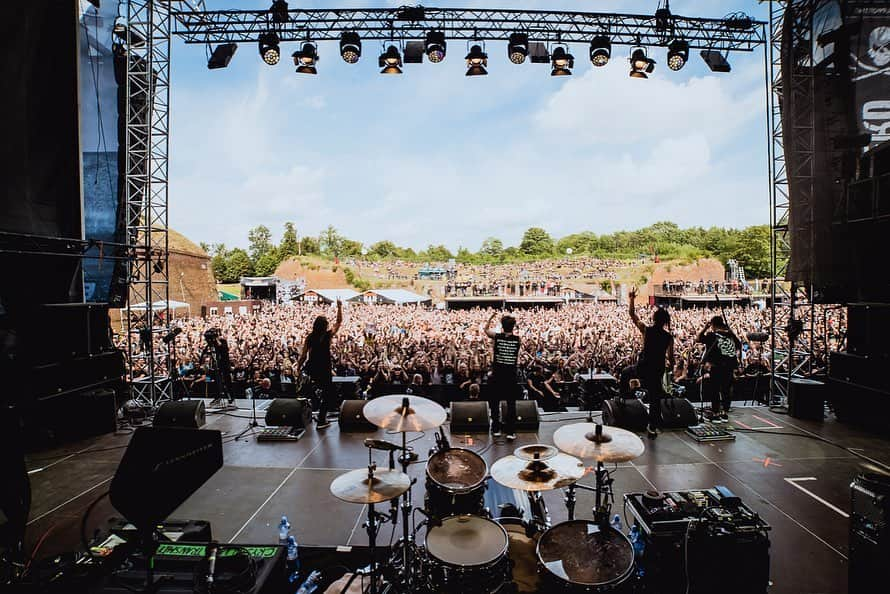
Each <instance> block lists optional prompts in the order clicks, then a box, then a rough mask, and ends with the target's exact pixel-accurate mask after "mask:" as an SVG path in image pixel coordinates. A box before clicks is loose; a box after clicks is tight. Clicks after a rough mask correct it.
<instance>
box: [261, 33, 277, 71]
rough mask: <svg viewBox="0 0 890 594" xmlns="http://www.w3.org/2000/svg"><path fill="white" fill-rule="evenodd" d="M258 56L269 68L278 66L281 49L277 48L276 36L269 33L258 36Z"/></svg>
mask: <svg viewBox="0 0 890 594" xmlns="http://www.w3.org/2000/svg"><path fill="white" fill-rule="evenodd" d="M260 56H262V57H263V62H265V63H266V64H268V65H269V66H274V65H275V64H278V60H280V59H281V48H279V47H278V35H276V34H275V33H272V32H271V31H270V32H268V33H263V34H262V35H260Z"/></svg>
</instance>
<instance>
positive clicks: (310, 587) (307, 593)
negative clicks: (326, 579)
mask: <svg viewBox="0 0 890 594" xmlns="http://www.w3.org/2000/svg"><path fill="white" fill-rule="evenodd" d="M320 582H321V572H320V571H318V570H317V569H316V570H315V571H313V572H312V573H310V574H309V577H307V578H306V581H305V582H303V585H302V586H300V588H299V589H298V590H297V594H312V593H313V592H315V591H316V590H318V584H319V583H320Z"/></svg>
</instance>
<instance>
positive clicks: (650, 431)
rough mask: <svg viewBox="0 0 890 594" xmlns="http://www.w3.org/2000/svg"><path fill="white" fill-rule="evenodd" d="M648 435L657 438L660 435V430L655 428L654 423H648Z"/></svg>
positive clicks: (650, 437)
mask: <svg viewBox="0 0 890 594" xmlns="http://www.w3.org/2000/svg"><path fill="white" fill-rule="evenodd" d="M646 437H648V438H649V439H655V438H656V437H658V430H657V429H653V428H652V425H646Z"/></svg>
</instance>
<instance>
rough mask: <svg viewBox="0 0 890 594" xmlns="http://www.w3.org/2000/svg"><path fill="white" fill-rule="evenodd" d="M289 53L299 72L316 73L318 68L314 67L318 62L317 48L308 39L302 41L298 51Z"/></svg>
mask: <svg viewBox="0 0 890 594" xmlns="http://www.w3.org/2000/svg"><path fill="white" fill-rule="evenodd" d="M291 55H292V56H293V58H294V66H296V67H297V72H298V73H299V74H318V70H317V69H316V68H315V65H316V64H317V63H318V50H317V49H316V47H315V44H314V43H312V42H310V41H307V42H305V43H303V45H302V46H301V47H300V49H299V51H296V52H294V53H293V54H291Z"/></svg>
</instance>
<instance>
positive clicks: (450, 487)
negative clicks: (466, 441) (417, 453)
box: [425, 448, 488, 518]
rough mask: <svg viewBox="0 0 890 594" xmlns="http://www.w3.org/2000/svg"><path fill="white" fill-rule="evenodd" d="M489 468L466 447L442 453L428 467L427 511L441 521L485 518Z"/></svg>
mask: <svg viewBox="0 0 890 594" xmlns="http://www.w3.org/2000/svg"><path fill="white" fill-rule="evenodd" d="M487 475H488V465H487V464H486V463H485V460H483V459H482V457H481V456H479V454H477V453H476V452H472V451H470V450H465V449H463V448H451V449H447V450H441V451H439V452H436V453H435V454H433V455H432V456H431V457H430V459H429V462H427V465H426V498H425V504H426V509H427V511H428V512H429V513H430V515H433V516H435V517H438V518H444V517H447V516H453V515H458V514H477V515H482V513H483V510H484V497H485V477H486V476H487Z"/></svg>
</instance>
